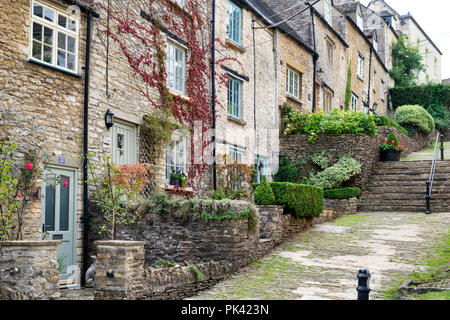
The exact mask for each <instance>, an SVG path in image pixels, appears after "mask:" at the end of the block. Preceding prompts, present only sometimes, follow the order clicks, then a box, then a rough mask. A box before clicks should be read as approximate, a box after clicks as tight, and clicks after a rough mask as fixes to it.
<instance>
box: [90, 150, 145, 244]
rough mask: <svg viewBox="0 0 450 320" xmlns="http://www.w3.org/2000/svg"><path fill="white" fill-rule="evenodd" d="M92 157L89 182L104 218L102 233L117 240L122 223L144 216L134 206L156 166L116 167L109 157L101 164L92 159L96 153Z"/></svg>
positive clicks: (104, 158)
mask: <svg viewBox="0 0 450 320" xmlns="http://www.w3.org/2000/svg"><path fill="white" fill-rule="evenodd" d="M88 159H89V162H88V173H89V177H88V180H87V183H88V184H89V185H91V186H92V187H93V192H92V193H91V196H92V199H93V200H94V201H95V202H96V204H97V205H98V207H99V208H100V210H101V213H102V216H103V218H104V223H103V224H102V225H100V230H99V234H103V233H106V234H107V235H108V237H109V238H111V239H112V240H115V239H116V237H117V228H118V226H120V225H128V224H132V223H134V222H136V220H137V219H138V218H139V217H140V215H139V213H138V212H136V211H133V210H130V206H131V205H133V204H136V202H137V200H138V198H139V196H140V193H141V191H142V190H143V188H144V186H145V185H146V184H147V183H148V180H147V178H146V176H147V172H148V171H149V170H152V167H151V166H150V165H149V164H143V163H136V164H133V165H121V166H116V165H115V164H114V163H112V162H111V160H110V159H109V158H108V157H106V156H105V157H103V159H102V162H101V163H100V164H98V163H97V162H94V161H92V159H93V156H92V155H88Z"/></svg>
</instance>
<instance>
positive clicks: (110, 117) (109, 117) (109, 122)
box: [105, 109, 114, 129]
mask: <svg viewBox="0 0 450 320" xmlns="http://www.w3.org/2000/svg"><path fill="white" fill-rule="evenodd" d="M113 125H114V113H112V111H111V110H109V109H108V110H106V113H105V126H106V128H108V129H109V128H111V127H112V126H113Z"/></svg>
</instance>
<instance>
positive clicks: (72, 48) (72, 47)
mask: <svg viewBox="0 0 450 320" xmlns="http://www.w3.org/2000/svg"><path fill="white" fill-rule="evenodd" d="M67 50H69V51H70V52H72V53H75V38H72V37H67Z"/></svg>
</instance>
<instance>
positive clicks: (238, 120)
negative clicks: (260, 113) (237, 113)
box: [227, 115, 247, 126]
mask: <svg viewBox="0 0 450 320" xmlns="http://www.w3.org/2000/svg"><path fill="white" fill-rule="evenodd" d="M227 119H228V120H229V121H232V122H235V123H237V124H239V125H241V126H246V125H247V122H245V121H244V120H241V119H238V118H235V117H233V116H230V115H227Z"/></svg>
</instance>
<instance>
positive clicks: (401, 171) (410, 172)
mask: <svg viewBox="0 0 450 320" xmlns="http://www.w3.org/2000/svg"><path fill="white" fill-rule="evenodd" d="M431 164H432V161H430V160H425V161H410V162H379V163H377V165H376V167H375V169H374V171H373V173H372V175H371V177H370V181H369V183H368V188H367V190H366V191H365V192H364V194H363V195H362V197H361V199H360V200H359V202H358V211H368V212H370V211H372V212H373V211H391V212H395V211H398V212H408V211H415V212H417V211H425V205H426V200H425V196H426V181H427V180H428V179H429V176H430V169H431ZM430 206H431V210H432V211H435V212H442V211H447V210H450V161H448V160H446V161H439V162H438V163H437V167H436V172H435V177H434V182H433V194H432V197H431V201H430Z"/></svg>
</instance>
